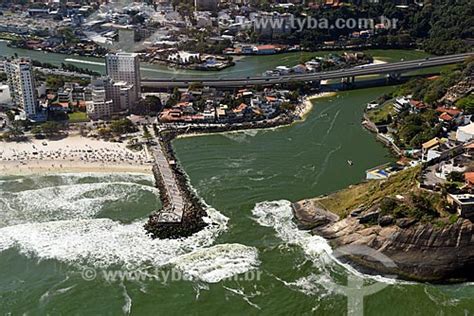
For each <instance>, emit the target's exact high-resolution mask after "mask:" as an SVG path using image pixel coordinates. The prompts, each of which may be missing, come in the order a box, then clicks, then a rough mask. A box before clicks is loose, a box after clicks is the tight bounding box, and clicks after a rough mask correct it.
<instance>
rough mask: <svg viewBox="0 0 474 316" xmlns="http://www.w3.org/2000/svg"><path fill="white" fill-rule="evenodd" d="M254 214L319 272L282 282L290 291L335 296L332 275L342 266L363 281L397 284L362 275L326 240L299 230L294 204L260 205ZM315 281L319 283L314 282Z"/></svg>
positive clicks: (256, 207)
mask: <svg viewBox="0 0 474 316" xmlns="http://www.w3.org/2000/svg"><path fill="white" fill-rule="evenodd" d="M252 214H253V215H254V216H255V220H256V221H257V222H258V223H259V224H260V225H262V226H266V227H272V228H274V229H275V231H276V235H277V237H278V238H280V239H281V240H282V241H284V242H285V243H287V244H291V245H296V246H298V247H300V248H301V249H302V250H303V252H304V254H305V256H306V258H308V259H309V260H311V262H313V266H314V268H315V269H317V270H318V271H319V274H311V275H309V276H306V277H303V278H300V279H297V280H296V281H293V282H287V281H283V280H280V281H282V282H283V283H285V284H286V285H287V286H289V287H291V288H296V289H298V290H300V291H302V292H303V293H306V294H308V295H313V294H315V293H318V295H321V289H322V288H324V289H326V290H329V291H331V292H334V291H336V289H338V288H339V287H338V286H337V284H336V283H335V281H334V280H333V279H332V277H331V273H333V272H334V271H335V269H337V267H339V266H342V267H343V268H344V269H345V270H346V271H347V272H348V273H350V274H353V275H356V276H358V277H361V278H364V279H371V280H374V281H377V282H383V283H388V284H394V283H396V282H398V281H396V280H394V279H389V278H384V277H381V276H369V275H365V274H362V273H360V272H358V271H357V270H355V269H354V268H353V267H351V266H350V265H348V264H344V263H342V262H340V261H339V260H338V259H337V258H335V257H334V255H333V251H332V249H331V247H330V245H329V244H328V242H327V241H326V240H325V239H324V238H322V237H320V236H316V235H311V234H310V233H309V232H307V231H302V230H299V229H298V227H297V226H296V224H295V223H294V222H293V212H292V210H291V202H289V201H284V200H282V201H274V202H262V203H258V204H257V205H256V206H255V208H254V209H253V210H252ZM316 279H317V281H315V280H316ZM321 286H322V287H321Z"/></svg>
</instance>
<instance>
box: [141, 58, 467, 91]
mask: <svg viewBox="0 0 474 316" xmlns="http://www.w3.org/2000/svg"><path fill="white" fill-rule="evenodd" d="M468 57H474V53H466V54H456V55H446V56H439V57H430V58H425V59H417V60H409V61H400V62H395V63H387V64H376V65H365V66H356V67H354V68H346V69H339V70H334V71H324V72H317V73H308V74H293V75H283V76H271V77H264V76H261V77H247V78H216V79H207V78H206V79H196V78H180V79H147V78H143V79H142V87H147V88H174V87H187V86H189V85H190V84H192V83H198V84H202V85H204V86H208V87H216V88H219V87H220V88H234V87H244V86H251V85H273V84H281V83H289V82H297V81H308V82H309V81H316V82H317V81H320V80H329V79H342V78H351V77H357V76H367V75H377V74H401V73H404V72H408V71H414V70H419V69H424V68H430V67H436V66H444V65H450V64H456V63H460V62H463V61H465V60H466V59H467V58H468Z"/></svg>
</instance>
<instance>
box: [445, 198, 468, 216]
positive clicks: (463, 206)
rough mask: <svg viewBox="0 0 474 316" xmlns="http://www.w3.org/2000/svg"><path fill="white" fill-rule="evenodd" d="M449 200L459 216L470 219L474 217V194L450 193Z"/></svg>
mask: <svg viewBox="0 0 474 316" xmlns="http://www.w3.org/2000/svg"><path fill="white" fill-rule="evenodd" d="M447 201H448V203H449V204H450V205H452V206H453V207H454V208H455V209H456V212H457V213H458V215H459V216H461V217H464V218H468V219H472V218H473V217H474V194H448V196H447Z"/></svg>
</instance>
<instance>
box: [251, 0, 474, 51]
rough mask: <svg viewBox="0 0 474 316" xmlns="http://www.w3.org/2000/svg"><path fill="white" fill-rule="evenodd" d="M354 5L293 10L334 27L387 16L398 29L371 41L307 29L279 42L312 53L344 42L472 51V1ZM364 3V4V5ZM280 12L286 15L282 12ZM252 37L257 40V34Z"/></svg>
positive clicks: (266, 6)
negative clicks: (469, 41)
mask: <svg viewBox="0 0 474 316" xmlns="http://www.w3.org/2000/svg"><path fill="white" fill-rule="evenodd" d="M345 2H352V3H353V4H354V5H352V6H343V7H340V8H338V9H337V10H335V9H333V8H327V9H323V10H321V9H320V8H314V9H310V8H306V7H302V6H295V7H293V8H291V9H290V12H291V13H293V14H294V15H295V16H296V17H303V16H311V17H313V18H315V19H317V20H318V21H321V20H322V19H327V20H328V21H329V23H330V25H333V24H334V22H335V21H336V20H337V19H340V18H342V19H347V18H354V19H359V18H372V19H374V20H375V21H376V23H378V22H377V20H378V19H379V18H380V17H381V16H384V17H386V18H389V19H397V20H398V23H397V28H395V29H389V30H382V31H380V30H378V31H377V32H376V34H375V36H373V37H371V38H370V39H363V38H350V34H351V33H352V32H354V31H359V30H362V29H363V28H361V29H353V28H340V29H338V28H333V29H329V30H328V29H305V30H303V31H302V32H292V33H291V34H288V35H285V36H284V37H282V38H281V39H280V40H281V41H283V42H289V43H292V44H301V45H302V46H304V47H306V48H309V49H311V50H317V49H319V48H321V46H322V43H323V42H324V41H334V40H336V41H337V40H340V39H345V40H346V43H347V44H351V45H363V44H370V45H372V46H376V47H380V48H388V47H392V48H396V47H398V48H409V47H413V46H414V45H417V46H418V47H420V48H423V49H425V50H426V51H427V52H429V53H432V54H439V55H442V54H452V53H457V52H465V51H468V50H470V48H469V45H468V44H467V43H466V42H465V40H466V39H469V38H472V37H473V34H474V2H473V1H471V0H448V1H425V5H424V6H422V7H420V6H418V5H415V4H413V5H410V6H409V7H408V8H401V7H397V6H396V4H395V1H389V0H381V1H379V3H369V1H345ZM361 2H362V3H361ZM255 6H257V7H259V8H260V9H262V10H272V9H271V7H270V1H257V2H255ZM281 12H285V10H284V9H281ZM251 37H253V38H255V39H256V40H257V41H258V40H265V39H264V38H259V37H258V36H256V34H252V35H251Z"/></svg>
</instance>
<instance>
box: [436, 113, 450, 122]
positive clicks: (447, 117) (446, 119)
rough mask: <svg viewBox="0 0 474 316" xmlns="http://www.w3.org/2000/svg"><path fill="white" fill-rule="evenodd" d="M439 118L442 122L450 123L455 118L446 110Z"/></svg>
mask: <svg viewBox="0 0 474 316" xmlns="http://www.w3.org/2000/svg"><path fill="white" fill-rule="evenodd" d="M439 120H440V121H441V122H446V123H450V122H451V121H452V120H453V117H452V116H451V115H449V114H448V113H446V112H444V113H443V114H441V115H440V116H439Z"/></svg>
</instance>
